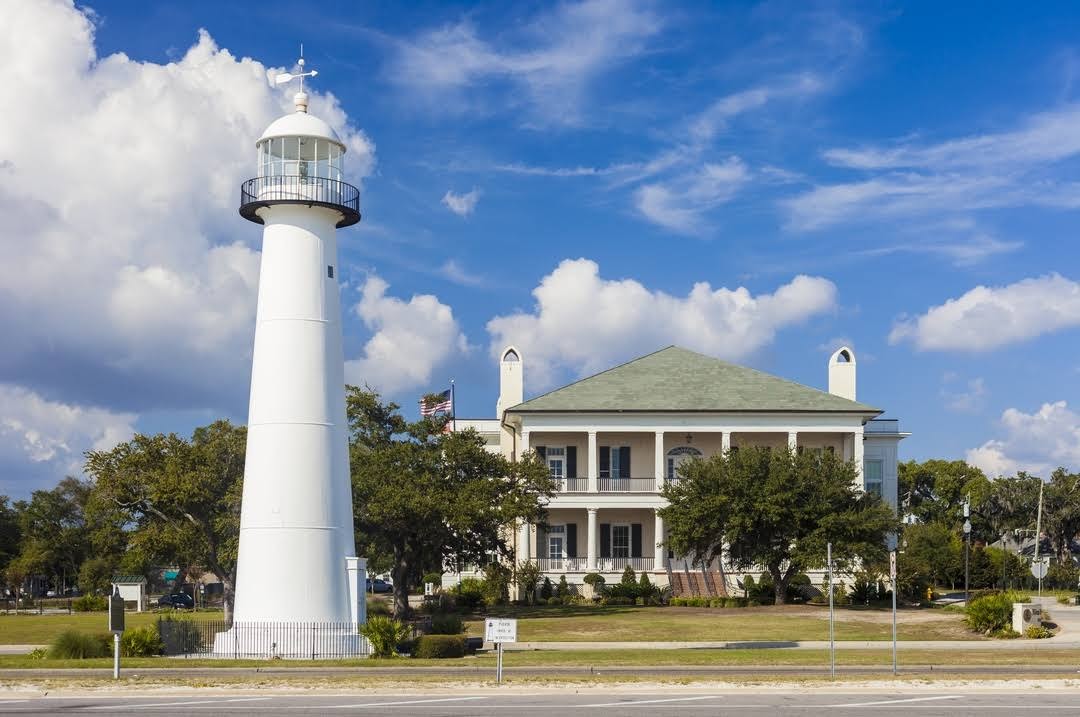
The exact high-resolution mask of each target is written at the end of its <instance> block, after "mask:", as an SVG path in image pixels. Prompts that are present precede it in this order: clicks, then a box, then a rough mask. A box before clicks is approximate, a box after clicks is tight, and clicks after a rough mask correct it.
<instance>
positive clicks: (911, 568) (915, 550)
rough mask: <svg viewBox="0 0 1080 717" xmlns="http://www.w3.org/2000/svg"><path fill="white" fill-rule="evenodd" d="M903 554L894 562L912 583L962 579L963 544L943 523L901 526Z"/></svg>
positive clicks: (953, 584) (945, 582) (952, 583)
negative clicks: (896, 562)
mask: <svg viewBox="0 0 1080 717" xmlns="http://www.w3.org/2000/svg"><path fill="white" fill-rule="evenodd" d="M903 540H904V542H905V543H906V545H905V546H904V555H903V557H902V558H901V559H900V560H899V561H898V562H899V565H900V566H902V568H901V569H902V571H903V572H904V573H905V574H906V576H907V577H908V578H909V582H911V583H913V584H920V585H923V584H927V585H948V586H949V587H951V588H955V587H956V585H957V582H962V581H963V579H964V544H963V542H962V541H961V539H960V536H959V535H957V533H956V531H955V530H954V529H952V528H951V527H950V526H948V525H946V524H945V523H943V522H933V523H915V524H913V525H906V526H904V532H903Z"/></svg>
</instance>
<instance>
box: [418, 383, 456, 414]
mask: <svg viewBox="0 0 1080 717" xmlns="http://www.w3.org/2000/svg"><path fill="white" fill-rule="evenodd" d="M453 412H454V401H453V399H452V398H450V389H446V390H445V391H443V392H442V393H433V394H431V396H430V397H428V398H421V399H420V415H421V416H423V417H425V418H426V417H428V416H434V415H435V414H436V413H453Z"/></svg>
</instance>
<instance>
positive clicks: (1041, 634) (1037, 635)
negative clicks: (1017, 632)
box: [1024, 625, 1054, 640]
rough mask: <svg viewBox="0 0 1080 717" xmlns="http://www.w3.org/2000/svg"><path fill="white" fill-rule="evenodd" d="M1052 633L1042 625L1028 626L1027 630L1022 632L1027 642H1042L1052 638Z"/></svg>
mask: <svg viewBox="0 0 1080 717" xmlns="http://www.w3.org/2000/svg"><path fill="white" fill-rule="evenodd" d="M1053 636H1054V633H1053V631H1051V630H1049V629H1047V628H1045V627H1043V626H1042V625H1030V626H1028V629H1026V630H1024V637H1026V638H1028V639H1029V640H1042V639H1044V638H1047V637H1053Z"/></svg>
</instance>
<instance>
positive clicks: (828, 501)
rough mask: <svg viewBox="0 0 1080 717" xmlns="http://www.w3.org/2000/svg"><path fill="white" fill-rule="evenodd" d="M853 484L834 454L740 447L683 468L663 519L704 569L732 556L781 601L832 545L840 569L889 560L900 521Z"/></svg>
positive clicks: (677, 544)
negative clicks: (758, 573)
mask: <svg viewBox="0 0 1080 717" xmlns="http://www.w3.org/2000/svg"><path fill="white" fill-rule="evenodd" d="M856 477H857V474H856V470H855V465H854V463H851V462H844V461H842V460H840V459H839V458H837V457H836V456H834V455H833V454H830V453H825V454H822V455H817V454H814V453H811V452H809V451H807V452H805V453H794V452H792V451H791V450H788V449H784V450H770V449H768V448H757V447H751V448H743V449H740V450H739V451H734V452H730V453H727V454H723V455H715V456H712V457H711V458H709V459H707V460H694V461H691V462H689V463H688V464H684V466H683V478H682V480H681V481H680V482H679V484H678V485H672V484H668V485H667V486H665V488H664V497H665V498H667V500H668V503H669V504H668V506H667V507H665V508H662V509H661V510H660V514H661V516H662V517H663V518H664V520H665V522H666V523H667V525H669V526H670V531H671V532H670V538H669V544H670V546H671V547H672V548H673V549H674V550H675V551H676V552H678V553H683V554H686V555H689V556H690V557H691V558H692V559H693V560H694V561H695V562H699V563H702V564H705V563H708V562H711V561H712V560H714V559H717V558H720V559H721V560H722V559H723V558H724V556H725V553H726V556H727V559H728V561H729V562H730V564H731V565H733V566H734V567H735V568H737V569H741V570H749V569H751V568H752V567H753V566H756V565H762V566H764V567H765V569H766V570H767V571H768V574H769V575H770V576H771V577H772V581H773V591H774V594H775V595H776V602H777V604H782V603H783V602H784V597H785V596H786V594H787V587H788V582H789V581H790V580H791V578H792V577H793V576H794V575H796V574H798V573H801V572H806V570H808V569H810V568H816V567H821V566H824V565H825V553H826V550H825V548H826V543H829V542H831V543H832V544H833V558H834V561H835V562H836V564H837V567H838V568H839V569H846V568H848V567H850V566H851V565H852V564H853V563H854V561H855V560H856V559H861V560H863V561H864V562H872V561H877V560H883V559H884V556H885V536H886V535H887V534H888V533H889V532H890V531H892V530H895V529H896V519H895V517H894V515H893V512H892V509H891V508H890V507H889V506H888V505H887V504H885V503H883V502H882V501H881V499H880V498H877V497H875V496H873V495H871V494H868V493H864V492H862V491H861V490H859V488H858V487H857V486H856V484H855V481H856Z"/></svg>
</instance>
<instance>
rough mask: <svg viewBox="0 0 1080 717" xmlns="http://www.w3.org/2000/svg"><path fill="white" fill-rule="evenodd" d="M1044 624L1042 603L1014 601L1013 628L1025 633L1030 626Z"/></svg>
mask: <svg viewBox="0 0 1080 717" xmlns="http://www.w3.org/2000/svg"><path fill="white" fill-rule="evenodd" d="M1041 625H1042V605H1039V604H1037V603H1033V602H1014V603H1013V624H1012V628H1013V630H1015V631H1017V632H1019V633H1020V634H1021V635H1023V634H1024V633H1025V632H1027V629H1028V628H1029V627H1032V626H1034V627H1040V626H1041Z"/></svg>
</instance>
